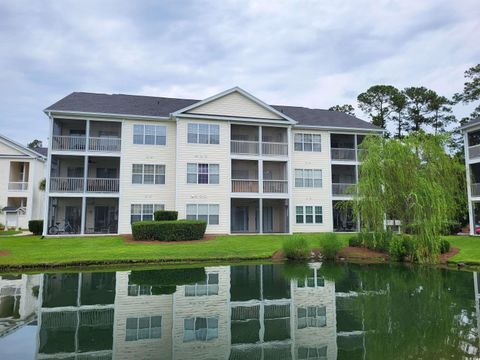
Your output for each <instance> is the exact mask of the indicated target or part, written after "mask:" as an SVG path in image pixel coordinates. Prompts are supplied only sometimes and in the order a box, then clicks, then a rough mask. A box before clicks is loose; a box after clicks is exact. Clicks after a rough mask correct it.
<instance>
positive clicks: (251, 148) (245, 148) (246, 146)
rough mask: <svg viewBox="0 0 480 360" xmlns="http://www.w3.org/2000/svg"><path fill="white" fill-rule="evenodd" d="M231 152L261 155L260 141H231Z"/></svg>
mask: <svg viewBox="0 0 480 360" xmlns="http://www.w3.org/2000/svg"><path fill="white" fill-rule="evenodd" d="M230 144H231V145H230V146H231V153H232V154H238V155H259V154H260V152H259V142H258V141H243V140H232V141H231V142H230Z"/></svg>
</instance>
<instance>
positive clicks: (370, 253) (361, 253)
mask: <svg viewBox="0 0 480 360" xmlns="http://www.w3.org/2000/svg"><path fill="white" fill-rule="evenodd" d="M338 257H340V258H342V257H343V258H345V259H347V260H348V259H356V260H373V259H375V260H378V259H384V260H388V259H389V256H388V254H387V253H382V252H379V251H374V250H370V249H367V248H363V247H353V246H347V247H344V248H343V249H342V250H340V253H339V254H338Z"/></svg>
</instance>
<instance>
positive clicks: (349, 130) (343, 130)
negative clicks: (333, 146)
mask: <svg viewBox="0 0 480 360" xmlns="http://www.w3.org/2000/svg"><path fill="white" fill-rule="evenodd" d="M359 120H360V121H363V120H361V119H359ZM364 122H365V121H364ZM294 129H295V130H296V129H299V130H301V129H311V130H315V129H318V130H333V131H335V134H342V133H345V134H352V133H353V134H360V135H367V134H361V132H366V133H370V132H379V133H385V132H387V130H385V129H365V128H353V127H346V126H322V125H301V124H300V125H295V126H294ZM336 130H339V131H338V132H337V131H336Z"/></svg>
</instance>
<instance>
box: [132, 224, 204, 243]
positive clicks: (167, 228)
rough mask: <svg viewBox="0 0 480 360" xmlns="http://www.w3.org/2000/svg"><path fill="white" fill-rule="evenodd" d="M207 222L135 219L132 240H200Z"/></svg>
mask: <svg viewBox="0 0 480 360" xmlns="http://www.w3.org/2000/svg"><path fill="white" fill-rule="evenodd" d="M206 229H207V223H206V222H205V221H200V220H176V221H170V220H169V221H137V222H135V223H133V224H132V236H133V239H134V240H147V241H149V240H159V241H184V240H200V239H202V238H203V235H205V230H206Z"/></svg>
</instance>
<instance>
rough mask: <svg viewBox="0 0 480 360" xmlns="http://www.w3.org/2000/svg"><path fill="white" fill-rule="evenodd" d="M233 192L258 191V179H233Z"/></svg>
mask: <svg viewBox="0 0 480 360" xmlns="http://www.w3.org/2000/svg"><path fill="white" fill-rule="evenodd" d="M232 192H249V193H256V192H258V180H255V179H245V180H240V179H239V180H232Z"/></svg>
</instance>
